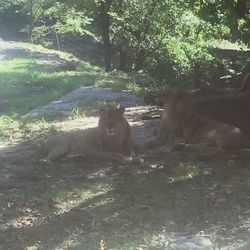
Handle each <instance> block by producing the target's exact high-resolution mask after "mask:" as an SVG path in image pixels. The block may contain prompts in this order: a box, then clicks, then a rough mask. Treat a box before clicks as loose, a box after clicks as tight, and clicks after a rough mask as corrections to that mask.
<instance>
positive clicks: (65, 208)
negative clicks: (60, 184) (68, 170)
mask: <svg viewBox="0 0 250 250" xmlns="http://www.w3.org/2000/svg"><path fill="white" fill-rule="evenodd" d="M112 190H113V188H112V186H110V185H102V186H100V185H97V187H95V188H91V189H74V190H73V191H70V192H69V191H66V190H65V191H60V192H59V193H58V194H57V195H56V196H55V197H53V198H52V199H53V201H54V203H55V208H56V212H55V213H56V214H62V213H67V212H69V211H70V210H72V209H74V208H75V207H78V206H79V205H80V204H82V203H84V202H87V201H89V200H91V199H93V198H98V197H99V196H103V195H104V194H107V193H109V192H111V191H112ZM105 203H106V201H102V202H97V203H94V204H93V205H92V206H91V208H93V207H96V206H100V205H102V204H105Z"/></svg>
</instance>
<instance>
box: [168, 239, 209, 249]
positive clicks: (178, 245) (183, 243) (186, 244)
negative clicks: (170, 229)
mask: <svg viewBox="0 0 250 250" xmlns="http://www.w3.org/2000/svg"><path fill="white" fill-rule="evenodd" d="M167 249H168V250H212V249H213V246H212V242H211V241H210V240H209V239H207V238H205V237H201V236H171V237H168V244H167Z"/></svg>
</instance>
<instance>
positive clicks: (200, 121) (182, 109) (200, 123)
mask: <svg viewBox="0 0 250 250" xmlns="http://www.w3.org/2000/svg"><path fill="white" fill-rule="evenodd" d="M157 99H158V101H160V102H161V103H163V105H164V112H165V113H166V114H167V116H166V115H165V116H166V118H165V123H164V124H165V129H166V130H167V131H168V142H169V143H170V144H172V145H177V144H179V143H182V146H183V147H184V148H190V149H201V150H202V149H204V148H208V147H210V148H211V147H212V148H213V147H215V148H216V149H217V150H218V151H225V150H228V149H239V148H247V147H250V140H249V138H247V137H246V136H245V135H244V134H243V133H242V132H241V130H240V129H239V128H237V127H234V126H231V125H228V124H225V123H222V122H218V121H215V120H212V119H209V118H206V117H203V116H200V115H198V114H196V113H195V112H194V111H193V104H192V96H191V94H190V93H189V92H186V91H183V90H172V91H167V92H165V93H163V94H161V95H158V97H157ZM161 129H163V128H161ZM179 145H180V144H179Z"/></svg>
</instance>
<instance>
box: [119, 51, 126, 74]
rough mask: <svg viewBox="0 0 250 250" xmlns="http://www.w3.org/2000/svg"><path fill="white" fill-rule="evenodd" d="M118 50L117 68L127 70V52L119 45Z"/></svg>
mask: <svg viewBox="0 0 250 250" xmlns="http://www.w3.org/2000/svg"><path fill="white" fill-rule="evenodd" d="M118 52H119V61H120V65H119V70H121V71H124V72H128V53H127V51H126V49H125V48H122V46H119V48H118Z"/></svg>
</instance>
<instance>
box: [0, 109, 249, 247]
mask: <svg viewBox="0 0 250 250" xmlns="http://www.w3.org/2000/svg"><path fill="white" fill-rule="evenodd" d="M145 111H146V109H145V108H143V107H137V108H134V109H129V110H128V112H127V117H128V119H129V121H130V123H131V125H132V126H133V133H135V135H136V136H135V137H136V140H137V142H140V143H143V140H144V141H145V137H146V136H147V135H148V134H150V135H152V133H153V128H152V121H144V122H143V123H142V121H141V119H140V118H141V114H143V113H144V112H145ZM96 121H97V118H96V117H90V118H87V117H86V118H79V119H76V120H74V123H75V127H81V128H83V127H86V126H87V127H89V126H94V125H95V124H96ZM145 122H146V123H145ZM66 125H67V124H66V123H65V126H66ZM40 139H41V138H40ZM36 144H37V139H36V138H35V139H30V140H28V141H27V142H25V143H23V144H22V145H21V146H20V147H18V148H17V149H15V150H9V152H7V153H6V152H5V154H0V161H1V162H2V164H1V169H0V186H1V193H0V201H1V204H2V205H1V208H0V214H1V224H0V231H1V233H0V249H11V250H13V249H90V250H91V249H98V246H99V244H100V241H101V240H104V241H105V244H106V246H107V247H108V249H111V248H112V249H167V248H166V247H167V245H168V244H169V239H171V237H173V234H177V235H182V236H184V235H197V234H198V235H201V236H206V237H207V238H209V239H210V240H211V242H212V243H213V245H214V246H215V247H217V248H216V249H219V248H218V247H220V246H228V248H226V249H235V247H236V246H238V245H241V244H242V242H245V241H246V240H247V239H248V237H249V229H250V221H249V216H250V209H249V204H250V203H249V201H250V195H249V190H250V189H249V188H250V184H249V178H250V170H249V163H248V161H246V160H244V159H240V158H239V157H238V155H237V154H235V155H231V156H229V155H225V156H220V157H218V158H217V159H212V158H208V159H199V158H197V157H196V156H195V155H194V154H191V153H171V154H165V155H163V154H158V153H153V152H151V153H147V154H146V156H145V160H146V164H145V165H144V166H139V165H130V166H127V165H117V164H113V163H108V162H100V161H97V160H94V159H92V160H91V159H83V158H76V159H67V160H64V161H62V162H58V163H53V164H48V163H47V164H46V163H43V162H40V161H39V154H38V150H37V149H34V148H35V146H36ZM203 171H204V176H203V175H202V174H201V173H202V172H203ZM203 181H204V184H202V183H203ZM139 247H141V248H139ZM169 249H170V248H169ZM191 249H192V248H191ZM208 249H209V248H208Z"/></svg>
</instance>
